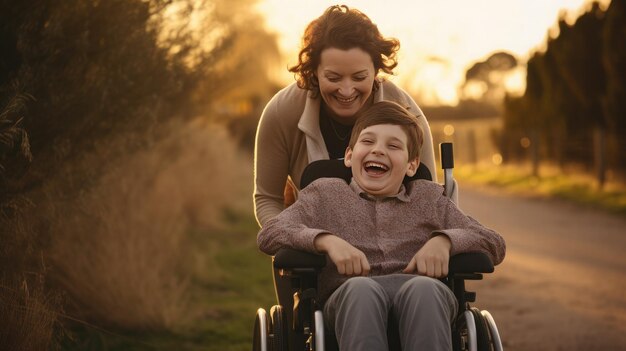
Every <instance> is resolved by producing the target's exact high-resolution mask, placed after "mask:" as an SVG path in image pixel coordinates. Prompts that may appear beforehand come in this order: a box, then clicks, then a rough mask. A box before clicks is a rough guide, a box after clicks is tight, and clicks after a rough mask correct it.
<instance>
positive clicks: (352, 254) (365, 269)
mask: <svg viewBox="0 0 626 351" xmlns="http://www.w3.org/2000/svg"><path fill="white" fill-rule="evenodd" d="M313 243H314V245H315V249H316V250H317V251H318V252H323V253H326V254H327V255H328V257H330V260H331V261H333V263H334V264H335V266H337V272H339V274H343V275H347V276H352V275H362V276H366V275H368V274H369V272H370V264H369V262H367V257H365V254H364V253H363V252H362V251H361V250H359V249H357V248H356V247H354V246H352V245H350V244H349V243H348V242H347V241H345V240H343V239H341V238H340V237H338V236H335V235H332V234H329V233H324V234H320V235H318V236H317V237H315V241H314V242H313Z"/></svg>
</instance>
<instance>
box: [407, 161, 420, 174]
mask: <svg viewBox="0 0 626 351" xmlns="http://www.w3.org/2000/svg"><path fill="white" fill-rule="evenodd" d="M419 166H420V158H419V157H416V158H415V159H414V160H413V161H409V165H408V167H407V169H406V175H407V176H409V177H412V176H414V175H415V173H417V168H418V167H419Z"/></svg>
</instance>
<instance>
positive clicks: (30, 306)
mask: <svg viewBox="0 0 626 351" xmlns="http://www.w3.org/2000/svg"><path fill="white" fill-rule="evenodd" d="M33 285H34V286H32V287H29V284H28V283H27V280H26V279H23V278H22V279H19V280H16V279H6V278H5V279H2V280H0V348H2V349H3V350H15V351H20V350H50V349H54V348H55V347H56V344H55V342H54V329H55V325H56V321H57V315H58V313H59V312H60V311H61V307H60V300H59V297H58V295H52V294H46V293H44V291H43V284H41V283H35V284H33Z"/></svg>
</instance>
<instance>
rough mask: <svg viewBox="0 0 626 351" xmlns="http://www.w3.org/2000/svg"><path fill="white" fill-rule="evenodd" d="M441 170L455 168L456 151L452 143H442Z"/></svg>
mask: <svg viewBox="0 0 626 351" xmlns="http://www.w3.org/2000/svg"><path fill="white" fill-rule="evenodd" d="M439 147H440V148H441V168H443V169H452V168H454V149H453V148H452V143H441V144H440V145H439Z"/></svg>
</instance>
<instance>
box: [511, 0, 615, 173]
mask: <svg viewBox="0 0 626 351" xmlns="http://www.w3.org/2000/svg"><path fill="white" fill-rule="evenodd" d="M526 82H527V84H526V90H525V93H524V94H523V95H522V96H521V97H512V96H507V97H506V98H505V102H504V128H503V135H502V139H501V142H502V152H503V156H504V157H505V159H508V160H520V159H525V158H530V159H532V161H533V165H534V172H535V173H537V172H538V168H539V164H540V161H541V160H548V161H552V162H554V163H557V164H558V165H561V166H567V165H571V164H576V165H583V166H584V167H585V168H586V169H595V170H596V172H597V178H598V181H599V184H600V185H602V184H603V183H604V182H605V180H606V177H607V172H608V171H609V170H611V171H613V172H614V173H615V174H621V175H622V176H623V175H624V174H625V172H626V154H624V150H626V138H625V137H626V3H625V2H624V1H612V2H611V3H610V5H609V6H608V7H607V8H606V10H603V9H602V8H601V6H600V5H599V4H598V3H593V4H592V5H591V7H590V9H589V10H588V11H586V12H585V13H584V14H582V15H581V16H580V17H579V18H578V19H577V20H576V21H575V22H574V23H573V24H569V23H567V21H566V20H565V19H564V18H561V19H559V21H558V35H556V36H551V37H549V38H548V39H547V44H546V49H545V50H543V51H537V52H535V53H534V54H533V55H532V56H531V58H530V59H529V61H528V64H527V78H526Z"/></svg>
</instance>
